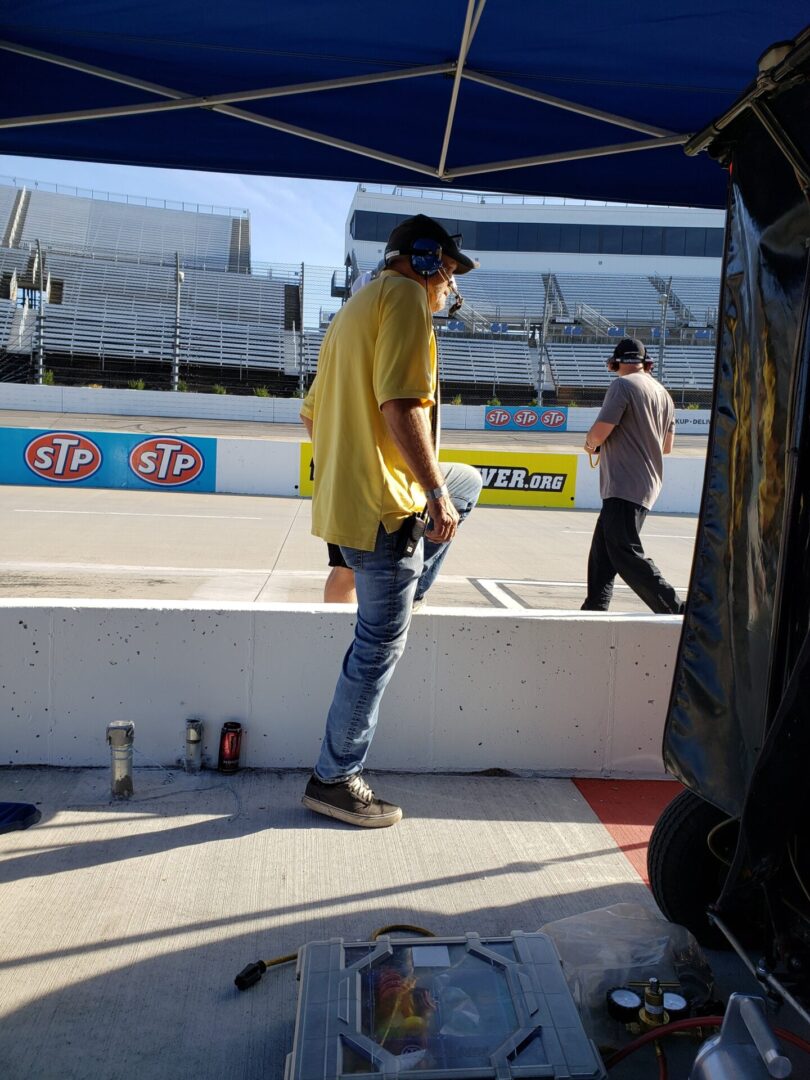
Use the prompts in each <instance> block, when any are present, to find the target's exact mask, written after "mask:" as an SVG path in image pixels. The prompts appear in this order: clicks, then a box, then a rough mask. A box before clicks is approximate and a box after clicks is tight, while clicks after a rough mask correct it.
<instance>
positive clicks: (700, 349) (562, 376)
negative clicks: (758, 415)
mask: <svg viewBox="0 0 810 1080" xmlns="http://www.w3.org/2000/svg"><path fill="white" fill-rule="evenodd" d="M647 351H648V353H649V356H650V358H651V359H652V361H653V363H654V364H655V367H654V368H653V374H654V375H655V376H656V378H660V371H659V350H658V348H657V346H655V345H652V346H650V347H649V348H648V350H647ZM610 352H611V348H610V346H609V345H596V344H588V343H580V342H576V343H571V344H568V343H560V344H551V343H549V344H547V345H546V355H547V357H548V364H549V371H550V373H551V377H552V380H553V382H554V386H555V387H556V388H557V389H558V390H560V389H563V388H565V389H572V388H583V389H593V390H599V389H606V388H607V385H608V382H609V381H610V378H611V375H610V373H609V372H608V370H607V366H606V361H607V357H608V356H609V355H610ZM713 379H714V349H713V348H712V347H709V346H694V345H691V346H686V345H667V346H666V347H665V349H664V385H665V386H666V387H667V388H668V389H669V390H671V391H675V390H687V391H690V390H693V391H694V390H701V391H709V390H711V388H712V384H713Z"/></svg>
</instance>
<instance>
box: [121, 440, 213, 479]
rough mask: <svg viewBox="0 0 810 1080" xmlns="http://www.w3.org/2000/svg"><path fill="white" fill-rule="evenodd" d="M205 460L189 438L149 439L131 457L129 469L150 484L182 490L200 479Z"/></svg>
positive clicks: (138, 446) (137, 447)
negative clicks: (186, 439)
mask: <svg viewBox="0 0 810 1080" xmlns="http://www.w3.org/2000/svg"><path fill="white" fill-rule="evenodd" d="M204 466H205V461H204V459H203V456H202V454H201V453H200V451H199V450H198V449H197V447H196V446H192V445H191V443H188V442H186V441H185V439H167V438H162V439H145V440H144V441H143V442H142V443H138V445H137V446H136V447H135V448H134V449H133V451H132V453H131V454H130V455H129V467H130V468H131V469H132V471H133V472H134V473H135V475H136V476H138V477H140V479H141V480H145V481H146V482H147V484H155V485H156V486H157V487H181V486H182V485H183V484H188V483H190V482H191V481H192V480H194V479H196V477H198V476H199V475H200V473H201V472H202V471H203V467H204Z"/></svg>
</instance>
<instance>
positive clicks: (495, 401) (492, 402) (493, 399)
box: [487, 397, 501, 405]
mask: <svg viewBox="0 0 810 1080" xmlns="http://www.w3.org/2000/svg"><path fill="white" fill-rule="evenodd" d="M500 403H501V399H500V398H496V397H491V398H490V399H489V401H488V402H487V405H500Z"/></svg>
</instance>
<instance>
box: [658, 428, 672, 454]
mask: <svg viewBox="0 0 810 1080" xmlns="http://www.w3.org/2000/svg"><path fill="white" fill-rule="evenodd" d="M674 445H675V432H674V431H668V432H667V433H666V435H665V436H664V442H663V445H662V447H661V449H662V450H663V451H664V453H665V454H671V453H672V447H673V446H674Z"/></svg>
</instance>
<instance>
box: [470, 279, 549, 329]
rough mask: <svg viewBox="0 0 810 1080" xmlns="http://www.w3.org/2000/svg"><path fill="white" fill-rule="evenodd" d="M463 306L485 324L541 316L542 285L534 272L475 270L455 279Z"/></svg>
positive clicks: (542, 302)
mask: <svg viewBox="0 0 810 1080" xmlns="http://www.w3.org/2000/svg"><path fill="white" fill-rule="evenodd" d="M459 287H460V289H461V291H462V293H463V294H464V298H465V300H466V301H467V303H468V304H469V305H470V306H471V307H473V308H474V309H475V311H476V313H477V314H479V315H480V316H482V317H483V318H484V319H486V320H487V321H491V320H492V319H499V320H501V319H512V320H515V319H519V320H521V321H523V320H527V319H528V320H532V319H534V320H537V319H541V318H542V317H543V309H544V306H545V296H546V293H545V286H544V285H543V277H542V275H541V274H538V273H521V272H515V273H507V272H506V271H498V270H476V271H475V272H474V273H472V274H465V275H464V277H463V278H461V279H460V280H459Z"/></svg>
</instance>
